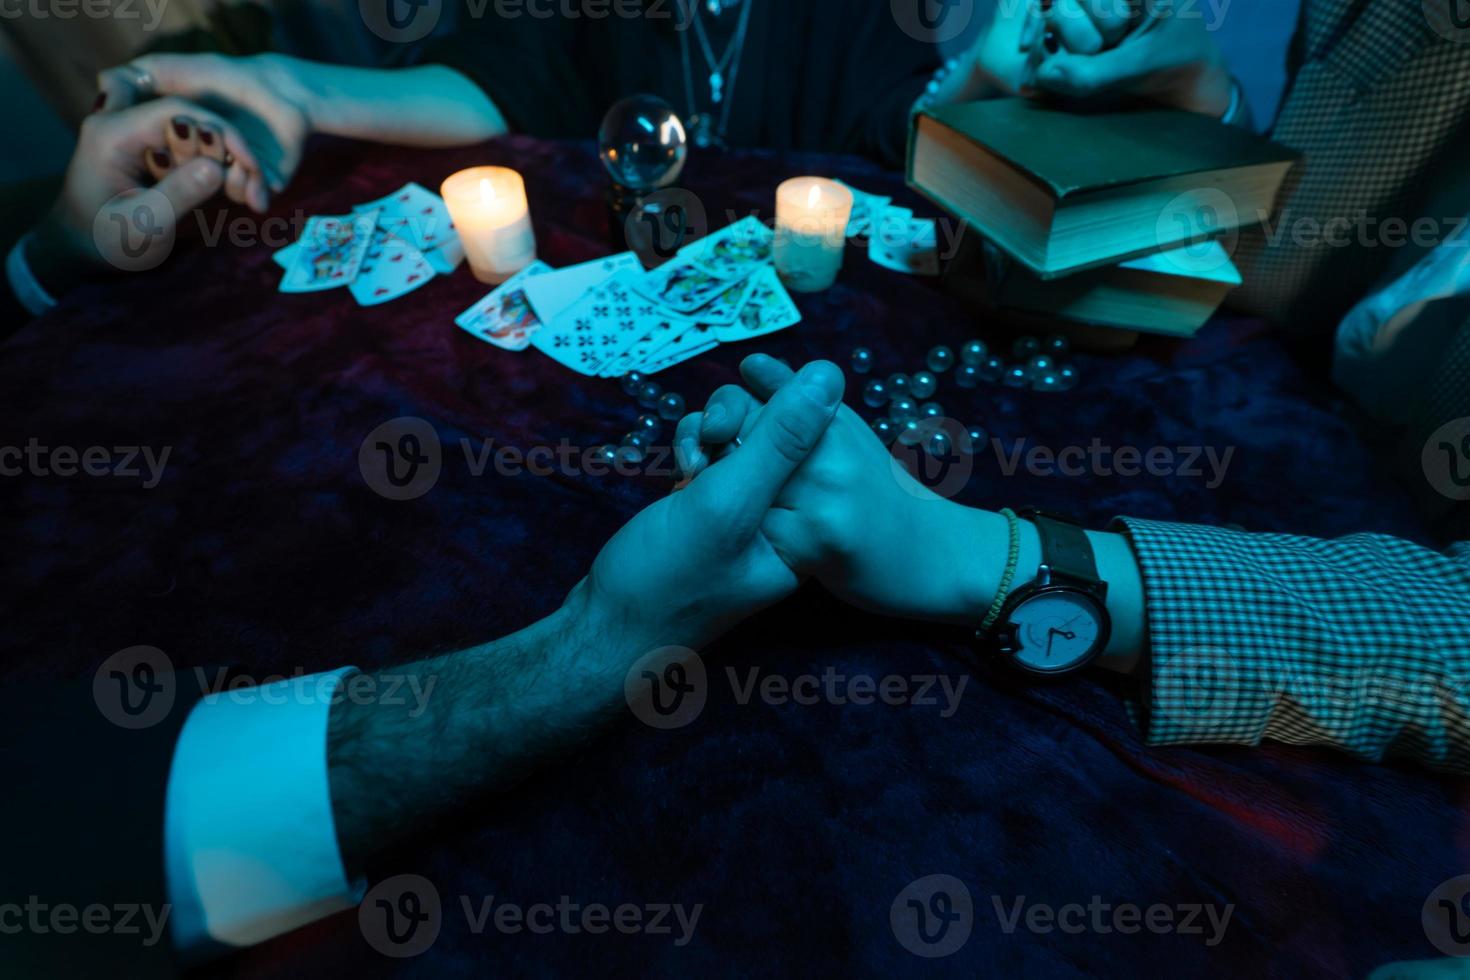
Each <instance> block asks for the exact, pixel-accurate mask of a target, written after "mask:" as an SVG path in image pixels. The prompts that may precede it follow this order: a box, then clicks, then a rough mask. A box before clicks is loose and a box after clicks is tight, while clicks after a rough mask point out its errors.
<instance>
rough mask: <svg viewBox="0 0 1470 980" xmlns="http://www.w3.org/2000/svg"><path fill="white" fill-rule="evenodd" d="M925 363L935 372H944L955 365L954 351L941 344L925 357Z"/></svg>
mask: <svg viewBox="0 0 1470 980" xmlns="http://www.w3.org/2000/svg"><path fill="white" fill-rule="evenodd" d="M924 363H925V364H926V365H927V366H928V368H929V370H931V371H933V372H934V373H935V374H943V373H944V372H945V371H948V370H949V369H950V368H952V367H954V351H952V350H950V349H949V348H948V347H946V346H944V345H943V344H940V345H939V346H938V347H935V348H934V349H933V350H931V351H929V356H928V357H926V358H924Z"/></svg>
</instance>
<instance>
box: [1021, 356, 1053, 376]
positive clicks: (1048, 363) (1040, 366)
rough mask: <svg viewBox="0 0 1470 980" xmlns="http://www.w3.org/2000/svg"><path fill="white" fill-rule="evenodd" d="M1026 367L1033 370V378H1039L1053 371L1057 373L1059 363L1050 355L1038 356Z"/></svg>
mask: <svg viewBox="0 0 1470 980" xmlns="http://www.w3.org/2000/svg"><path fill="white" fill-rule="evenodd" d="M1026 366H1027V367H1028V368H1030V369H1031V374H1032V376H1033V377H1038V376H1040V375H1043V374H1050V373H1051V372H1052V371H1055V370H1056V366H1057V362H1056V361H1054V360H1052V358H1051V356H1050V355H1048V354H1037V355H1036V356H1035V357H1033V358H1031V360H1029V361H1027V362H1026Z"/></svg>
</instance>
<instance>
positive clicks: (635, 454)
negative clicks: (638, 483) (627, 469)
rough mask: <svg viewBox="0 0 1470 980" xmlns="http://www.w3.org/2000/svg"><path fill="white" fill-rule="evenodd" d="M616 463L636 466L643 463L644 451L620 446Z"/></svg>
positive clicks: (634, 447)
mask: <svg viewBox="0 0 1470 980" xmlns="http://www.w3.org/2000/svg"><path fill="white" fill-rule="evenodd" d="M616 462H619V463H622V464H623V465H624V466H634V465H636V464H638V463H641V462H643V450H642V449H640V448H639V447H637V446H619V447H618V455H617V459H616Z"/></svg>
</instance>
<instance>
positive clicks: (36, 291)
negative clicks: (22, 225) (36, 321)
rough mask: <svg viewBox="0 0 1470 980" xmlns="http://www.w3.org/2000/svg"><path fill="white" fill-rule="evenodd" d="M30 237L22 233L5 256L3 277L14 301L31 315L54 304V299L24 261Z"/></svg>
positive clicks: (44, 310)
mask: <svg viewBox="0 0 1470 980" xmlns="http://www.w3.org/2000/svg"><path fill="white" fill-rule="evenodd" d="M32 237H33V236H32V235H31V234H30V233H29V232H28V233H26V234H25V235H22V236H21V239H20V241H18V242H16V243H15V245H14V246H13V247H12V248H11V249H10V254H9V255H7V256H5V278H6V280H7V281H8V282H9V283H10V291H11V292H12V293H14V294H15V299H16V301H17V302H19V303H20V305H21V306H24V307H25V308H26V309H27V310H29V311H30V314H31V316H40V315H41V314H42V313H45V312H46V311H47V310H49V309H51V308H52V307H53V306H55V305H56V300H55V299H53V298H52V296H51V294H50V293H48V292H46V287H45V286H42V285H41V283H40V280H38V279H37V278H36V274H35V273H33V272H32V271H31V265H30V263H29V262H27V261H26V244H27V243H28V242H30V240H31V238H32Z"/></svg>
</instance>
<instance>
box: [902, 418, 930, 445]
mask: <svg viewBox="0 0 1470 980" xmlns="http://www.w3.org/2000/svg"><path fill="white" fill-rule="evenodd" d="M923 441H924V429H923V426H921V425H920V424H919V420H918V419H908V420H906V421H903V422H900V423H899V425H898V442H899V445H903V446H917V445H918V444H919V443H921V442H923Z"/></svg>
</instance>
